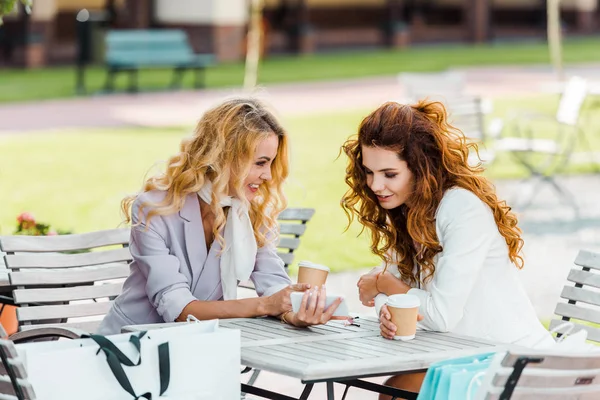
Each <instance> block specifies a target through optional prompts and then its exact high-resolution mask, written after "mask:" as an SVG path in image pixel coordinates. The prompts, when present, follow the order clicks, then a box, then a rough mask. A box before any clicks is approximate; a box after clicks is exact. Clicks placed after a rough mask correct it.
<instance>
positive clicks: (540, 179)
mask: <svg viewBox="0 0 600 400" xmlns="http://www.w3.org/2000/svg"><path fill="white" fill-rule="evenodd" d="M586 96H587V82H586V81H585V80H584V79H583V78H580V77H573V78H571V79H570V80H569V81H568V83H567V85H566V88H565V90H564V92H563V94H562V96H561V98H560V102H559V105H558V109H557V111H556V114H555V115H554V116H552V115H546V114H540V113H536V112H528V111H517V112H514V113H511V114H509V116H508V117H507V118H506V119H505V121H504V122H503V123H501V126H499V127H498V128H497V129H498V130H499V131H500V133H499V135H498V136H499V138H498V139H497V140H496V141H495V143H494V144H493V146H492V150H493V151H494V152H508V153H510V154H511V155H512V156H513V158H514V159H515V160H516V161H517V162H518V163H519V164H520V165H522V166H523V167H524V168H525V169H526V171H527V177H526V178H525V179H524V180H523V183H528V184H529V183H531V182H529V181H532V180H533V185H530V186H531V189H530V190H529V192H530V194H529V198H527V199H525V200H523V201H521V202H520V203H522V206H521V209H525V208H527V207H528V206H529V205H531V203H532V201H533V198H534V196H535V194H536V193H538V192H539V190H538V189H539V187H540V185H542V184H548V185H550V186H551V187H552V188H553V190H554V191H555V192H556V193H557V194H558V195H559V196H560V197H561V198H563V199H564V200H566V201H567V203H568V204H570V205H571V206H572V207H573V208H574V209H575V211H576V212H577V211H578V207H577V203H576V202H575V200H574V198H573V196H572V195H571V194H570V193H569V192H568V191H567V190H566V189H565V188H563V187H561V186H560V185H559V184H558V183H557V182H556V181H555V179H554V177H555V176H556V175H557V174H559V173H561V172H563V171H564V169H565V167H566V166H567V165H568V164H569V161H570V159H571V156H572V154H573V151H574V149H575V145H576V143H577V141H578V140H581V141H586V142H587V139H586V138H585V135H584V133H583V130H582V128H581V126H580V125H579V116H580V111H581V108H582V105H583V102H584V100H585V98H586ZM540 123H546V124H547V125H544V126H543V127H542V128H540V127H539V125H538V127H537V129H536V127H535V126H534V124H540ZM508 134H511V136H508ZM540 136H542V137H540Z"/></svg>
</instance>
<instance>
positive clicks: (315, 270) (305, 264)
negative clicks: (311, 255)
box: [298, 261, 329, 287]
mask: <svg viewBox="0 0 600 400" xmlns="http://www.w3.org/2000/svg"><path fill="white" fill-rule="evenodd" d="M327 275H329V268H328V267H326V266H324V265H319V264H314V263H312V262H310V261H300V262H299V263H298V283H310V284H311V286H312V287H315V286H319V287H320V286H323V285H324V284H325V281H327Z"/></svg>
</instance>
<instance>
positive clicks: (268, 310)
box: [263, 283, 310, 317]
mask: <svg viewBox="0 0 600 400" xmlns="http://www.w3.org/2000/svg"><path fill="white" fill-rule="evenodd" d="M308 289H310V284H308V283H295V284H292V285H288V286H287V287H286V288H284V289H281V290H280V291H279V292H277V293H274V294H272V295H271V296H267V297H263V299H264V303H263V307H264V311H265V312H264V314H265V315H270V316H272V317H276V316H279V315H281V314H283V313H284V312H287V311H291V310H292V300H291V299H290V295H291V293H292V292H305V291H307V290H308Z"/></svg>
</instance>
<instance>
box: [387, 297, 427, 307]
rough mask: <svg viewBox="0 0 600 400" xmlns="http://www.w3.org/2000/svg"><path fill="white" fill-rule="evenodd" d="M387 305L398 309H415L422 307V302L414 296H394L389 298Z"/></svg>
mask: <svg viewBox="0 0 600 400" xmlns="http://www.w3.org/2000/svg"><path fill="white" fill-rule="evenodd" d="M386 304H387V305H388V306H391V307H396V308H414V307H419V306H420V305H421V300H419V298H418V297H417V296H415V295H412V294H393V295H391V296H390V297H388V299H387V302H386Z"/></svg>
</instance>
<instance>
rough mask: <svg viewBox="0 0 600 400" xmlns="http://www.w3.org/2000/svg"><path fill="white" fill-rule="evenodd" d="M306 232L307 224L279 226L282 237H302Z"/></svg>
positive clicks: (284, 224)
mask: <svg viewBox="0 0 600 400" xmlns="http://www.w3.org/2000/svg"><path fill="white" fill-rule="evenodd" d="M304 232H306V225H305V224H286V223H283V224H279V233H280V234H282V235H296V236H302V235H304Z"/></svg>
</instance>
